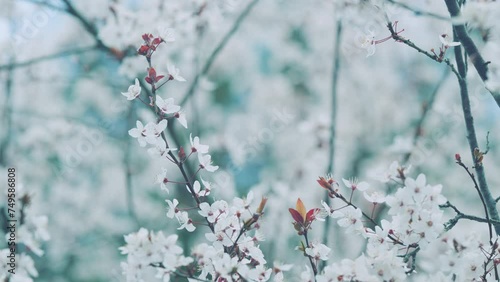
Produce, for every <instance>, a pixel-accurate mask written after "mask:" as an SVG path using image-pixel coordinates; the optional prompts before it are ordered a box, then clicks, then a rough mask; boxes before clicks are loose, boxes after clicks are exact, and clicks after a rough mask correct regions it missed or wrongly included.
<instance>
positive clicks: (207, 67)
mask: <svg viewBox="0 0 500 282" xmlns="http://www.w3.org/2000/svg"><path fill="white" fill-rule="evenodd" d="M257 2H259V0H253V1H252V2H250V3H249V4H248V5H247V6H246V7H245V9H244V10H243V12H241V14H240V15H239V16H238V18H237V19H236V21H235V22H234V24H233V26H232V27H231V29H230V30H229V31H228V32H227V33H226V35H224V37H223V38H222V40H221V41H220V42H219V44H217V46H216V47H215V49H214V50H213V51H212V53H211V54H210V56H209V57H208V59H207V61H206V62H205V64H204V65H203V68H202V69H201V71H200V72H199V73H197V74H196V76H195V77H194V79H193V82H192V83H191V85H190V86H189V89H188V90H187V92H186V94H185V95H184V98H182V100H181V103H180V105H181V106H184V105H185V104H186V102H187V101H188V100H189V98H190V97H191V96H193V94H194V91H195V90H196V87H197V86H198V82H199V80H200V77H202V76H204V75H205V74H207V73H208V71H209V70H210V68H211V67H212V64H213V63H214V61H215V59H216V58H217V56H218V55H219V53H220V52H221V51H222V49H224V47H225V46H226V45H227V43H228V42H229V39H231V37H233V35H234V34H235V33H236V31H237V30H238V28H239V27H240V25H241V23H242V22H243V20H245V18H246V17H247V16H248V14H250V11H251V10H252V8H253V7H254V6H255V5H256V4H257Z"/></svg>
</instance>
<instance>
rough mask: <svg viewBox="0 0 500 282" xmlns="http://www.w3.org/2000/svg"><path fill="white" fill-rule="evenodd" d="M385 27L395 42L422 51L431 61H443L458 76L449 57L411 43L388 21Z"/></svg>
mask: <svg viewBox="0 0 500 282" xmlns="http://www.w3.org/2000/svg"><path fill="white" fill-rule="evenodd" d="M387 28H388V29H389V31H390V32H391V36H392V38H393V39H394V40H396V41H397V42H401V43H403V44H405V45H407V46H409V47H411V48H413V49H415V50H417V51H418V52H419V53H422V54H424V55H426V56H427V57H429V58H431V59H432V60H433V61H436V62H438V63H445V64H446V65H448V66H449V67H450V69H451V71H452V72H453V73H454V74H455V75H456V76H457V77H460V74H459V73H458V71H457V70H456V68H455V66H454V65H453V64H452V63H451V62H450V60H449V59H441V58H440V57H438V56H437V55H436V54H433V53H431V52H428V51H425V50H424V49H422V48H420V47H418V46H417V45H415V43H413V42H412V41H411V40H409V39H406V38H404V37H402V36H401V35H399V34H398V33H397V32H396V31H395V30H394V27H393V25H392V23H391V22H388V24H387Z"/></svg>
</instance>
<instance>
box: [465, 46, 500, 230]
mask: <svg viewBox="0 0 500 282" xmlns="http://www.w3.org/2000/svg"><path fill="white" fill-rule="evenodd" d="M461 50H462V48H461V47H460V46H456V47H455V60H456V62H457V68H458V71H459V76H457V79H458V84H459V86H460V98H461V100H462V111H463V113H464V119H465V128H466V131H467V140H468V143H469V149H470V152H471V155H472V159H473V160H474V168H475V171H476V175H477V182H478V186H479V190H480V193H481V195H482V196H483V197H484V202H485V205H486V207H487V210H488V214H489V216H490V217H491V218H492V219H493V220H494V221H496V222H498V221H500V217H499V215H498V210H497V208H496V202H495V199H493V196H492V195H491V192H490V189H489V188H488V183H487V182H486V174H485V171H484V166H483V165H482V163H479V162H477V161H476V157H475V154H474V151H475V150H476V149H477V148H479V146H478V142H477V137H476V130H475V128H474V119H473V117H472V111H471V106H470V100H469V91H468V89H467V80H466V79H465V76H466V69H465V62H464V58H463V55H462V51H461ZM493 225H494V227H495V232H496V234H500V223H494V224H493Z"/></svg>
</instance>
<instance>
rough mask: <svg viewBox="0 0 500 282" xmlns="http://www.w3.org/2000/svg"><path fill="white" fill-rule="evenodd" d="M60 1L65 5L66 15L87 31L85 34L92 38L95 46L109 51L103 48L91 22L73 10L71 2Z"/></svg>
mask: <svg viewBox="0 0 500 282" xmlns="http://www.w3.org/2000/svg"><path fill="white" fill-rule="evenodd" d="M62 1H63V2H64V4H66V7H67V11H68V13H69V14H71V15H72V16H74V17H75V18H77V19H78V20H79V21H80V23H81V24H82V25H83V27H84V28H85V30H87V32H88V33H90V34H91V35H92V36H93V37H94V39H95V41H96V43H97V46H98V47H100V48H103V49H107V50H109V48H108V47H107V46H105V45H104V43H103V42H102V40H101V39H100V38H99V33H98V31H97V28H96V27H95V26H94V25H93V24H92V23H91V22H89V21H88V20H87V19H85V17H83V15H82V14H81V13H80V12H79V11H78V10H76V9H75V7H74V6H73V4H72V3H71V1H69V0H62Z"/></svg>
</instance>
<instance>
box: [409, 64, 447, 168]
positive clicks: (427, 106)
mask: <svg viewBox="0 0 500 282" xmlns="http://www.w3.org/2000/svg"><path fill="white" fill-rule="evenodd" d="M449 73H450V72H449V69H448V68H446V69H445V71H444V72H443V75H442V76H441V79H439V81H438V83H437V84H436V86H435V87H434V90H433V91H432V93H431V95H430V97H429V100H428V101H427V102H426V104H425V105H424V107H423V110H422V114H421V115H420V118H419V120H418V121H417V126H416V127H415V132H414V133H413V142H412V143H413V146H414V147H415V146H416V145H417V141H418V138H419V137H420V136H421V134H422V127H423V124H424V122H425V119H426V118H427V116H428V113H429V112H430V110H431V109H432V106H433V105H434V101H435V100H436V96H437V94H438V92H439V90H440V89H441V86H442V85H443V84H444V82H445V81H446V78H447V77H448V75H449ZM411 154H412V152H411V151H409V152H408V153H406V154H405V155H404V156H403V160H402V162H401V163H402V164H406V163H408V161H409V160H410V157H411Z"/></svg>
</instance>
